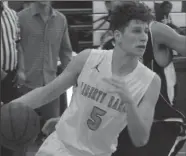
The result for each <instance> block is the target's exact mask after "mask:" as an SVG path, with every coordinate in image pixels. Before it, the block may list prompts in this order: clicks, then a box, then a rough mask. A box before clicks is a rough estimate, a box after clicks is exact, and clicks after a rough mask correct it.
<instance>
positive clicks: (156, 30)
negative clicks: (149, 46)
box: [151, 22, 186, 56]
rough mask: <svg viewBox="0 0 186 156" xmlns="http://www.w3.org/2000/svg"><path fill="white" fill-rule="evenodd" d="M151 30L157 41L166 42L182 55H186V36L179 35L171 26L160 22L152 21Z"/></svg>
mask: <svg viewBox="0 0 186 156" xmlns="http://www.w3.org/2000/svg"><path fill="white" fill-rule="evenodd" d="M151 31H152V36H153V39H154V40H155V41H156V42H157V43H159V44H165V45H166V46H167V47H169V48H171V49H173V50H175V51H177V52H178V53H180V54H181V55H182V56H186V36H183V35H179V34H178V33H177V32H176V31H175V30H174V29H172V28H171V27H169V26H167V25H165V24H162V23H159V22H153V23H152V26H151Z"/></svg>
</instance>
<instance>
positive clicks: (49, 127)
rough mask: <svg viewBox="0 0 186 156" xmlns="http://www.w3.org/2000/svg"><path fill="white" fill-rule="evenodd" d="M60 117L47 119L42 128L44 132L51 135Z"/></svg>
mask: <svg viewBox="0 0 186 156" xmlns="http://www.w3.org/2000/svg"><path fill="white" fill-rule="evenodd" d="M59 119H60V118H51V119H49V120H47V121H46V123H45V125H44V126H43V128H42V132H43V133H44V134H45V135H47V136H48V135H50V134H51V133H52V132H54V131H55V126H56V124H57V123H58V121H59Z"/></svg>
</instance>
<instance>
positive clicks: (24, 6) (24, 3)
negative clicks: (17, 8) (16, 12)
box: [22, 1, 34, 9]
mask: <svg viewBox="0 0 186 156" xmlns="http://www.w3.org/2000/svg"><path fill="white" fill-rule="evenodd" d="M33 2H34V1H23V6H22V7H23V9H26V8H28V7H30V5H31V4H32V3H33Z"/></svg>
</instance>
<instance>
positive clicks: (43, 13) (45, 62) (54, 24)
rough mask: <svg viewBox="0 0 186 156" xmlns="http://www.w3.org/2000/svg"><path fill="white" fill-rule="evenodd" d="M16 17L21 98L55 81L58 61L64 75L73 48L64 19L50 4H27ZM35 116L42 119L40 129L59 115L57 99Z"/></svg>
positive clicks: (46, 2) (43, 2) (45, 2)
mask: <svg viewBox="0 0 186 156" xmlns="http://www.w3.org/2000/svg"><path fill="white" fill-rule="evenodd" d="M18 16H19V20H20V27H21V31H20V32H21V37H22V39H21V41H20V42H21V46H22V47H23V49H24V52H23V53H24V59H25V75H26V80H25V82H24V83H19V86H20V88H19V93H20V95H23V94H26V93H27V92H29V91H31V90H32V89H35V88H37V87H40V86H44V85H46V84H47V83H49V82H51V81H52V80H53V79H55V78H56V76H57V75H56V73H57V66H58V62H59V59H60V61H61V68H62V71H63V69H64V68H65V67H66V65H67V64H68V63H69V61H70V60H71V54H72V47H71V43H70V39H69V33H68V24H67V20H66V17H65V16H64V15H63V14H62V13H60V12H58V11H57V10H55V9H53V8H52V6H51V2H50V1H37V2H33V3H27V6H26V8H25V9H24V10H22V11H20V12H19V13H18ZM58 58H59V59H58ZM58 74H59V73H58ZM37 112H38V113H39V115H40V116H41V117H42V119H43V122H42V123H41V126H42V124H44V122H45V121H46V120H48V119H50V118H52V117H57V116H59V115H60V102H59V99H56V100H54V101H53V102H51V103H49V104H48V105H46V106H44V107H41V108H39V109H38V110H37Z"/></svg>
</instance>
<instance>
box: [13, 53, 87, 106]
mask: <svg viewBox="0 0 186 156" xmlns="http://www.w3.org/2000/svg"><path fill="white" fill-rule="evenodd" d="M89 53H90V50H84V51H82V52H81V53H80V54H78V55H77V56H76V57H74V58H73V59H72V61H71V62H70V63H69V64H68V66H67V67H66V69H65V70H64V71H63V72H62V74H60V75H59V76H58V77H57V78H56V79H54V80H53V81H52V82H50V83H49V84H47V85H46V86H43V87H39V88H36V89H34V90H33V91H31V92H29V93H28V94H26V95H24V96H22V97H20V98H18V99H16V100H14V101H13V102H21V103H23V104H25V105H28V106H30V107H31V108H33V109H35V108H38V107H41V106H43V105H45V104H47V103H49V102H50V101H52V100H54V99H56V98H58V97H59V96H60V95H61V94H63V93H64V92H65V91H66V90H67V89H68V88H70V87H71V86H73V85H75V84H76V82H77V79H78V76H79V74H80V73H81V70H82V69H83V66H84V64H85V62H86V60H87V58H88V56H89Z"/></svg>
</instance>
